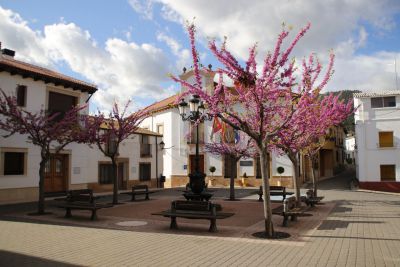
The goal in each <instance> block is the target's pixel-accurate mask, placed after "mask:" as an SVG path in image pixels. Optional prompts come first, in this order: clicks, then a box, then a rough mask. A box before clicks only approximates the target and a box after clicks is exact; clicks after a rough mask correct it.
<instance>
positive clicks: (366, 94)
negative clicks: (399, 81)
mask: <svg viewBox="0 0 400 267" xmlns="http://www.w3.org/2000/svg"><path fill="white" fill-rule="evenodd" d="M395 95H400V91H376V92H362V93H355V94H353V96H354V97H357V98H361V97H375V96H395Z"/></svg>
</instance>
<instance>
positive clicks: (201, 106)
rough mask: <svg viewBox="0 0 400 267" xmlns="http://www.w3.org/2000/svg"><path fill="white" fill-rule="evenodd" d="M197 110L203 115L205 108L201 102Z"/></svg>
mask: <svg viewBox="0 0 400 267" xmlns="http://www.w3.org/2000/svg"><path fill="white" fill-rule="evenodd" d="M197 109H198V110H199V112H200V114H204V113H205V110H206V108H205V106H204V103H203V101H200V105H199V107H198V108H197Z"/></svg>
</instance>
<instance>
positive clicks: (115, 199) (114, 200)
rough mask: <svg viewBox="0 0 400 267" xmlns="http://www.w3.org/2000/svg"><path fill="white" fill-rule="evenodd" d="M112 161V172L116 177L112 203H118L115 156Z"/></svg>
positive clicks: (116, 178) (115, 178) (116, 177)
mask: <svg viewBox="0 0 400 267" xmlns="http://www.w3.org/2000/svg"><path fill="white" fill-rule="evenodd" d="M111 162H112V172H113V176H114V177H113V178H114V187H113V201H112V204H114V205H117V204H118V175H117V162H116V159H115V157H111Z"/></svg>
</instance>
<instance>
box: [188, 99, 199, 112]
mask: <svg viewBox="0 0 400 267" xmlns="http://www.w3.org/2000/svg"><path fill="white" fill-rule="evenodd" d="M199 103H200V99H199V96H198V95H193V97H192V99H190V100H189V107H190V111H191V112H197V111H198V108H199Z"/></svg>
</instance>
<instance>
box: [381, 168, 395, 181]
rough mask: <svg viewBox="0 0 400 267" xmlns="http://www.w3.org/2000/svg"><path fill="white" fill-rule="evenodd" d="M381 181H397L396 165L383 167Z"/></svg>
mask: <svg viewBox="0 0 400 267" xmlns="http://www.w3.org/2000/svg"><path fill="white" fill-rule="evenodd" d="M381 181H396V165H381Z"/></svg>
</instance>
